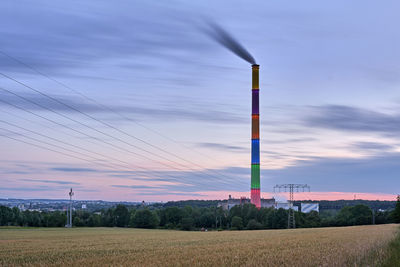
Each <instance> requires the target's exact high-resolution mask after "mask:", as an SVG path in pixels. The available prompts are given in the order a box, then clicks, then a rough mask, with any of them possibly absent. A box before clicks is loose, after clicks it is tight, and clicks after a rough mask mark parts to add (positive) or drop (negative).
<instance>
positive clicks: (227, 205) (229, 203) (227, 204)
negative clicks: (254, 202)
mask: <svg viewBox="0 0 400 267" xmlns="http://www.w3.org/2000/svg"><path fill="white" fill-rule="evenodd" d="M246 203H251V200H250V199H249V198H246V197H241V198H232V196H231V195H229V198H228V199H226V200H223V201H222V202H220V203H219V204H218V207H222V208H223V209H224V210H230V209H231V208H233V207H234V206H236V205H243V204H246ZM260 205H261V208H274V207H275V198H266V199H264V198H261V199H260Z"/></svg>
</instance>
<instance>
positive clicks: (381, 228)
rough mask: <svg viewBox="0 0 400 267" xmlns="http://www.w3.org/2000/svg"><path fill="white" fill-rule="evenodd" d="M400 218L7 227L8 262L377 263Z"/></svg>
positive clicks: (3, 237) (2, 260) (0, 249)
mask: <svg viewBox="0 0 400 267" xmlns="http://www.w3.org/2000/svg"><path fill="white" fill-rule="evenodd" d="M397 231H398V225H394V224H391V225H371V226H353V227H340V228H339V227H338V228H316V229H293V230H261V231H222V232H213V231H209V232H184V231H172V230H144V229H143V230H142V229H130V228H127V229H124V228H73V229H64V228H50V229H45V228H40V229H39V228H37V229H6V228H3V229H0V265H1V266H21V265H30V266H39V265H41V266H56V265H57V266H59V265H62V266H66V265H68V266H104V265H108V266H109V265H118V266H121V265H124V266H132V265H139V266H193V265H196V266H238V265H240V266H355V265H360V264H362V265H364V264H368V265H370V264H372V265H376V264H377V263H379V262H380V261H381V260H382V259H383V258H384V257H385V248H386V246H387V244H388V242H389V241H390V240H392V239H393V238H394V237H395V234H396V232H397Z"/></svg>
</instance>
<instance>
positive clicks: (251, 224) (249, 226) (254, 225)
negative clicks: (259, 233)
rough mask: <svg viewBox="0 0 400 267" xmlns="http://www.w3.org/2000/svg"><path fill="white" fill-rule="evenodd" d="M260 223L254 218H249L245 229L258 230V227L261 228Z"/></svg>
mask: <svg viewBox="0 0 400 267" xmlns="http://www.w3.org/2000/svg"><path fill="white" fill-rule="evenodd" d="M262 227H263V226H262V224H261V223H259V222H257V221H256V220H254V219H251V220H250V221H249V223H248V224H247V227H246V229H247V230H259V229H262Z"/></svg>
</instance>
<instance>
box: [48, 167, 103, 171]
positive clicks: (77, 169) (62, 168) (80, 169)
mask: <svg viewBox="0 0 400 267" xmlns="http://www.w3.org/2000/svg"><path fill="white" fill-rule="evenodd" d="M50 170H51V171H59V172H99V170H96V169H90V168H69V167H58V168H50Z"/></svg>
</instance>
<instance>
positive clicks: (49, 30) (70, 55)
mask: <svg viewBox="0 0 400 267" xmlns="http://www.w3.org/2000/svg"><path fill="white" fill-rule="evenodd" d="M75 7H76V8H77V9H75ZM0 8H1V9H2V10H4V12H3V13H4V16H2V17H1V18H0V23H1V24H2V25H3V27H2V28H1V30H0V34H1V36H2V50H5V51H7V52H8V53H10V54H12V55H18V57H19V58H23V59H24V62H25V63H27V64H28V65H33V66H36V67H38V68H40V69H44V70H45V71H51V72H58V71H59V70H60V69H65V68H74V67H80V66H84V65H88V64H90V63H92V62H96V61H97V62H98V61H101V60H105V59H110V58H126V57H132V58H135V59H136V60H135V61H142V62H144V63H145V62H146V58H148V57H158V58H162V57H163V56H167V57H171V56H173V55H174V54H176V52H177V51H180V50H181V51H182V50H184V48H185V47H188V46H189V47H190V48H191V49H194V50H195V51H197V52H198V51H200V50H202V49H204V46H202V45H201V44H199V43H198V42H196V40H195V38H190V36H192V35H193V34H195V32H194V31H191V30H190V27H191V26H189V25H187V23H184V20H183V18H184V17H185V13H183V12H180V11H179V10H177V9H176V8H175V9H172V8H170V6H169V5H163V4H161V3H154V2H153V3H151V4H150V5H147V4H143V3H141V4H139V3H134V2H133V3H125V4H121V3H120V4H118V5H110V4H108V3H107V1H92V2H90V1H88V2H85V3H83V2H80V1H72V3H70V4H69V5H66V6H62V5H60V4H55V3H54V4H49V3H48V2H47V1H38V2H37V3H35V4H30V3H27V2H24V3H22V2H21V3H13V4H12V5H11V4H7V3H1V4H0ZM160 10H161V12H160ZM149 16H150V17H153V18H154V17H156V18H157V19H148V17H149ZM177 16H180V17H181V19H180V20H177V19H175V17H177ZM186 16H187V17H186V18H188V15H186ZM38 18H40V19H38ZM175 58H176V57H175ZM0 66H1V67H2V68H3V69H5V68H6V69H15V70H18V69H19V70H21V71H26V69H24V68H21V67H22V66H19V65H18V64H15V63H14V62H12V61H9V60H0Z"/></svg>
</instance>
